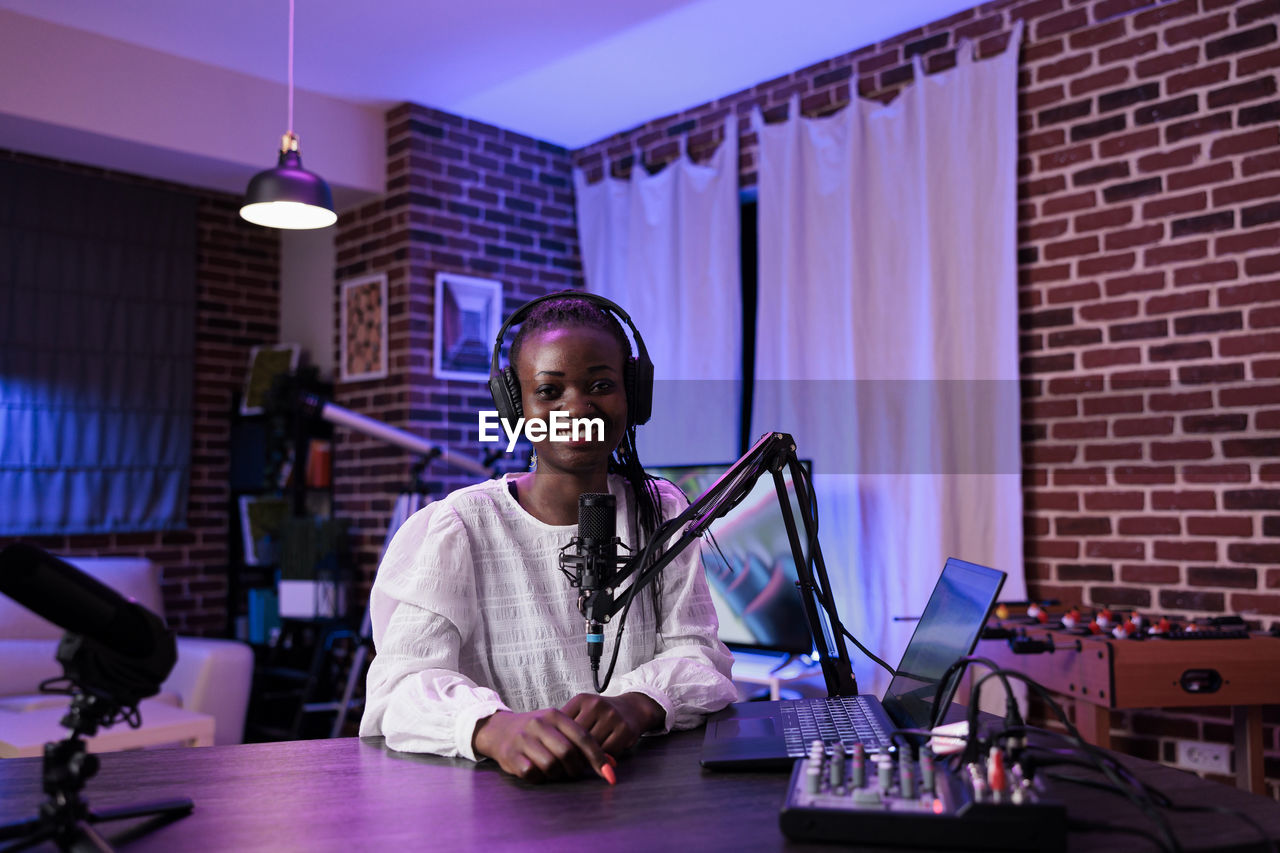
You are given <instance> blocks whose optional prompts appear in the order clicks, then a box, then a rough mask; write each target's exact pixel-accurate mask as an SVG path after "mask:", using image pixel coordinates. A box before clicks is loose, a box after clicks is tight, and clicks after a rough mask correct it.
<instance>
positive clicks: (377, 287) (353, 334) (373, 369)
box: [338, 273, 387, 382]
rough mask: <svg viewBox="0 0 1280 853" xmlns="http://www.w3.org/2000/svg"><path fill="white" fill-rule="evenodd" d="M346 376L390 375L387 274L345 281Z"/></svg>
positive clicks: (341, 350)
mask: <svg viewBox="0 0 1280 853" xmlns="http://www.w3.org/2000/svg"><path fill="white" fill-rule="evenodd" d="M341 308H342V317H341V322H340V325H341V328H342V336H341V337H342V339H341V341H340V342H339V347H340V348H339V350H338V354H339V358H340V360H341V364H340V367H341V372H342V379H343V381H345V382H355V381H357V380H361V379H383V378H385V377H386V375H387V274H386V273H378V274H377V275H368V276H362V277H361V278H353V279H351V280H350V281H344V282H343V283H342V305H341Z"/></svg>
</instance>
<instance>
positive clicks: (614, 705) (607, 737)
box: [560, 693, 664, 755]
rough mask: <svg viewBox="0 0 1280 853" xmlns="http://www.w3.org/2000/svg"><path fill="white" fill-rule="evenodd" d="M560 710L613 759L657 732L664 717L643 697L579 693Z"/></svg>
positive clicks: (640, 695)
mask: <svg viewBox="0 0 1280 853" xmlns="http://www.w3.org/2000/svg"><path fill="white" fill-rule="evenodd" d="M560 710H561V711H563V712H564V713H565V714H566V715H567V716H569V717H571V718H572V719H573V721H574V722H575V723H576V724H577V725H578V726H580V727H581V728H582V729H583V730H585V731H586V732H587V734H589V735H590V736H591V738H592V740H594V741H595V742H596V743H598V744H599V745H600V746H601V747H602V748H603V749H604V751H605V752H607V753H610V754H612V755H617V754H619V753H621V752H622V751H623V750H626V749H629V748H631V747H632V746H634V745H635V742H636V741H638V740H639V739H640V735H642V734H644V733H645V732H647V731H649V730H650V729H653V728H656V727H657V726H658V725H659V724H660V723H661V722H662V721H663V716H664V711H663V710H662V706H661V705H659V704H658V703H657V702H655V701H653V700H652V699H650V698H649V697H648V696H645V695H644V694H643V693H624V694H622V695H621V696H600V695H599V694H596V693H579V694H578V695H577V696H574V697H573V698H572V699H570V700H569V701H568V702H566V703H565V705H564V707H563V708H561V709H560Z"/></svg>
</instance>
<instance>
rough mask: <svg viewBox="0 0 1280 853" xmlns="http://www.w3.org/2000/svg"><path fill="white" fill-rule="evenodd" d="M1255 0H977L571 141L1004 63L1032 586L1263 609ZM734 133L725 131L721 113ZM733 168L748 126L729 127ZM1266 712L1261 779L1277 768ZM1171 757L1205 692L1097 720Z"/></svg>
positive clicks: (1265, 396)
mask: <svg viewBox="0 0 1280 853" xmlns="http://www.w3.org/2000/svg"><path fill="white" fill-rule="evenodd" d="M1278 18H1280V2H1276V0H1261V2H1259V0H1241V2H1231V0H1172V1H1171V2H1154V0H1032V1H1031V2H1026V0H1001V2H991V3H985V4H982V5H980V6H977V7H976V8H974V9H970V10H968V11H965V12H961V13H959V14H957V15H954V16H952V17H950V18H947V19H946V20H943V21H938V22H936V23H934V24H931V25H929V26H926V27H923V28H921V29H918V30H913V31H911V32H908V33H903V34H901V35H899V36H896V37H894V38H892V39H889V40H887V41H884V42H882V43H880V44H876V45H871V46H868V47H866V48H863V49H861V50H858V51H855V52H853V53H850V54H846V55H843V56H838V57H834V58H832V59H829V60H826V61H823V62H819V63H817V64H815V65H813V66H810V67H808V68H805V69H801V70H799V71H796V72H794V73H792V74H788V75H786V76H784V77H780V78H778V79H775V80H770V81H767V82H764V83H761V84H759V85H757V86H755V87H753V88H751V89H749V90H745V91H742V92H738V93H736V94H733V95H730V96H728V97H725V98H721V99H719V100H717V101H715V102H712V103H709V104H704V105H701V106H699V107H696V108H693V109H690V110H687V111H684V112H682V113H679V114H677V115H672V116H666V117H663V118H660V119H655V120H654V121H651V122H649V123H647V124H645V125H643V126H641V127H638V128H635V129H633V130H631V131H628V132H626V133H621V134H618V135H616V136H613V137H610V138H608V139H605V140H602V141H600V142H598V143H596V144H594V145H591V146H589V147H587V148H584V149H582V150H580V151H577V152H575V153H574V161H575V164H576V165H578V166H581V167H582V168H584V169H586V170H587V171H588V174H589V175H591V176H593V177H599V176H600V175H601V174H602V172H603V171H604V168H605V163H606V158H608V160H609V161H610V162H611V168H612V170H613V172H614V173H615V174H618V175H623V174H626V173H627V172H628V171H629V170H630V169H631V168H632V167H633V164H632V157H631V152H632V150H633V149H634V148H636V147H639V148H640V149H642V151H643V153H644V162H645V165H646V166H647V167H648V168H650V169H653V168H656V167H657V166H659V165H660V164H661V163H664V162H666V161H669V160H671V159H673V158H674V157H675V156H676V155H677V154H678V139H679V137H680V135H681V134H684V133H688V134H690V147H691V149H692V151H693V156H694V157H695V159H698V157H699V152H700V151H706V150H708V149H710V148H712V147H714V145H716V144H717V143H718V139H717V138H716V135H717V130H718V128H719V126H720V124H721V123H722V121H723V118H724V116H725V115H726V114H728V112H729V111H730V110H734V111H736V112H737V113H738V115H740V116H743V117H744V118H745V116H746V115H747V114H748V112H749V111H750V109H751V108H752V107H754V106H757V105H758V106H760V107H761V108H762V110H763V111H764V114H765V117H766V120H769V119H780V118H782V117H784V116H785V115H786V111H787V101H788V99H789V98H790V97H791V96H792V94H793V93H794V94H798V95H799V96H800V98H801V110H802V111H803V112H804V113H805V114H807V115H818V114H823V113H827V112H830V111H833V110H835V109H838V108H840V107H842V106H843V105H845V104H847V103H848V102H849V99H850V95H851V92H852V91H853V90H854V89H855V88H856V92H857V94H858V95H860V96H862V97H866V98H874V99H878V100H888V99H890V98H892V97H893V96H894V95H895V94H896V93H897V92H898V91H899V90H900V89H901V87H902V86H904V85H908V84H910V83H911V81H912V77H913V69H912V64H911V59H912V57H913V56H915V55H920V56H921V58H922V60H923V63H924V66H925V68H926V69H927V71H928V72H930V73H933V72H936V71H939V70H943V69H946V68H949V67H951V66H952V65H954V64H955V53H956V50H957V46H958V43H959V42H960V41H961V40H962V39H968V40H970V41H971V42H973V43H975V44H976V45H977V47H978V51H979V55H980V56H987V55H991V54H993V53H995V52H998V51H1000V50H1003V49H1004V48H1005V46H1006V44H1007V41H1008V38H1009V33H1010V30H1011V28H1012V26H1013V24H1014V22H1015V21H1016V20H1019V19H1021V20H1024V21H1025V22H1026V23H1025V26H1026V31H1025V34H1024V42H1023V45H1022V48H1021V60H1020V81H1019V93H1020V108H1019V127H1018V131H1017V132H1018V135H1019V157H1020V159H1019V175H1020V192H1019V222H1020V228H1019V260H1020V271H1021V275H1020V287H1019V296H1020V301H1021V324H1022V353H1023V354H1022V366H1021V370H1022V376H1023V385H1024V408H1023V436H1024V461H1025V496H1026V511H1025V526H1026V534H1027V535H1026V571H1027V579H1028V585H1029V588H1030V590H1031V593H1032V595H1035V596H1039V597H1055V598H1059V599H1062V600H1064V601H1067V602H1081V603H1084V604H1089V605H1099V606H1100V605H1104V604H1105V605H1112V606H1119V607H1125V608H1129V607H1135V608H1140V609H1143V610H1145V611H1148V612H1157V613H1165V614H1170V615H1174V616H1202V615H1206V614H1208V615H1212V614H1226V613H1241V614H1244V615H1245V616H1246V617H1247V618H1248V619H1250V620H1251V622H1252V623H1253V624H1255V625H1256V626H1259V627H1264V628H1265V627H1268V626H1269V625H1271V624H1274V623H1276V622H1280V619H1278V618H1277V617H1280V568H1277V564H1280V201H1277V200H1276V199H1277V196H1280V98H1278V97H1277V84H1276V75H1277V68H1280V41H1277V19H1278ZM742 126H743V127H749V125H747V124H746V122H745V121H744V122H743V123H742ZM740 144H741V155H740V157H741V163H740V167H741V175H742V183H743V184H744V185H750V184H754V183H755V169H756V139H755V136H754V134H752V133H750V132H748V133H746V134H744V135H743V137H742V139H741V140H740ZM1278 711H1280V709H1277V708H1274V707H1269V708H1267V709H1266V715H1265V720H1266V727H1265V738H1266V743H1267V745H1268V749H1267V755H1268V758H1267V764H1266V775H1267V777H1268V779H1269V784H1271V785H1272V791H1273V794H1274V793H1276V787H1275V786H1276V785H1277V782H1278V780H1280V749H1278V748H1277V747H1278V746H1280V745H1278V744H1277V740H1276V738H1277V723H1280V713H1277V712H1278ZM1113 727H1114V729H1115V740H1116V741H1117V743H1118V744H1119V745H1120V746H1122V747H1124V748H1127V749H1129V750H1131V751H1133V752H1135V753H1136V754H1139V755H1143V756H1146V757H1150V758H1156V757H1163V758H1165V759H1166V760H1168V759H1171V758H1172V756H1173V752H1174V746H1175V742H1176V740H1177V739H1179V738H1190V739H1204V740H1210V741H1220V742H1230V740H1231V726H1230V720H1229V717H1228V716H1227V714H1226V712H1225V710H1223V709H1217V708H1210V709H1201V710H1200V711H1198V712H1195V713H1181V712H1141V713H1126V714H1116V715H1114V717H1113Z"/></svg>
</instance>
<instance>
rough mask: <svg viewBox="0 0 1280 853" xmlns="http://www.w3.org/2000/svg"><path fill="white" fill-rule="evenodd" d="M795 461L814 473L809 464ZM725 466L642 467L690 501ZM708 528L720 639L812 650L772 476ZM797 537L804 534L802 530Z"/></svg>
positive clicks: (791, 490) (705, 544)
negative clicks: (712, 539)
mask: <svg viewBox="0 0 1280 853" xmlns="http://www.w3.org/2000/svg"><path fill="white" fill-rule="evenodd" d="M801 464H803V465H804V466H805V469H806V470H807V471H810V472H812V470H813V466H812V464H811V463H810V462H808V461H804V462H802V463H801ZM729 467H730V465H729V464H728V463H726V464H724V465H668V466H653V467H649V468H647V469H646V470H648V472H649V473H650V474H653V475H654V476H656V477H662V478H663V479H666V480H670V481H671V482H672V483H674V484H675V485H676V486H677V487H678V488H679V489H680V490H681V491H682V492H684V494H685V495H686V496H687V497H688V498H689V500H690V501H692V500H695V499H696V498H697V497H698V496H699V495H701V494H702V493H703V492H705V491H706V490H707V489H708V488H709V487H710V486H711V485H712V484H713V483H715V481H716V480H717V479H719V478H720V475H722V474H724V472H725V470H726V469H728V468H729ZM785 478H786V484H787V496H788V498H789V499H790V500H791V502H792V506H793V507H794V506H797V504H796V500H795V484H794V483H793V482H792V481H791V476H790V474H789V473H788V474H785ZM796 517H797V519H798V518H799V516H798V514H797V516H796ZM710 534H711V536H712V537H714V538H715V542H716V544H718V545H719V551H717V549H716V547H715V545H713V544H712V543H711V542H710V541H709V540H708V539H707V538H706V537H704V538H703V540H702V541H701V542H700V543H699V547H700V548H701V549H702V565H703V568H704V569H705V570H706V574H707V583H708V586H710V588H711V598H712V600H713V601H714V602H715V606H716V614H717V616H718V617H719V620H720V640H721V642H723V643H724V644H725V645H727V646H730V647H732V648H739V649H756V650H764V651H776V652H787V653H789V654H797V655H800V654H809V653H810V652H812V651H813V638H812V637H811V636H810V634H809V628H808V625H807V623H806V622H805V618H804V605H803V604H802V603H801V598H800V590H799V589H798V588H797V587H796V578H797V575H796V564H795V559H794V558H793V557H792V554H791V544H790V542H789V541H788V539H787V529H786V527H785V525H784V524H783V521H782V510H781V508H780V507H779V505H778V495H777V488H776V487H775V486H774V482H773V477H772V476H770V475H766V476H763V477H761V478H760V479H759V480H757V481H756V484H755V487H754V488H753V489H752V490H751V493H750V494H749V495H748V496H747V497H746V498H745V499H744V500H743V501H742V502H741V503H740V504H738V505H737V506H736V507H734V508H733V509H732V510H730V511H729V512H728V513H726V514H725V515H724V516H723V517H721V518H719V519H717V520H716V521H714V522H712V524H711V527H710ZM800 536H801V538H802V540H803V537H804V531H803V528H802V529H801V530H800ZM721 554H723V556H721Z"/></svg>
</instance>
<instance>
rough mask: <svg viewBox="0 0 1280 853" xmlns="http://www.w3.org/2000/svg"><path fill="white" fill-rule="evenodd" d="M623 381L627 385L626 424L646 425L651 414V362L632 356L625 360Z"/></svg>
mask: <svg viewBox="0 0 1280 853" xmlns="http://www.w3.org/2000/svg"><path fill="white" fill-rule="evenodd" d="M624 372H625V374H626V375H625V376H624V379H623V381H625V382H626V385H627V423H628V424H633V425H636V426H639V425H640V424H643V423H647V422H648V420H649V416H650V415H651V414H652V413H653V362H651V361H649V360H648V359H647V358H646V359H639V358H636V357H634V356H632V357H631V358H628V359H627V365H626V368H625V370H624Z"/></svg>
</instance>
